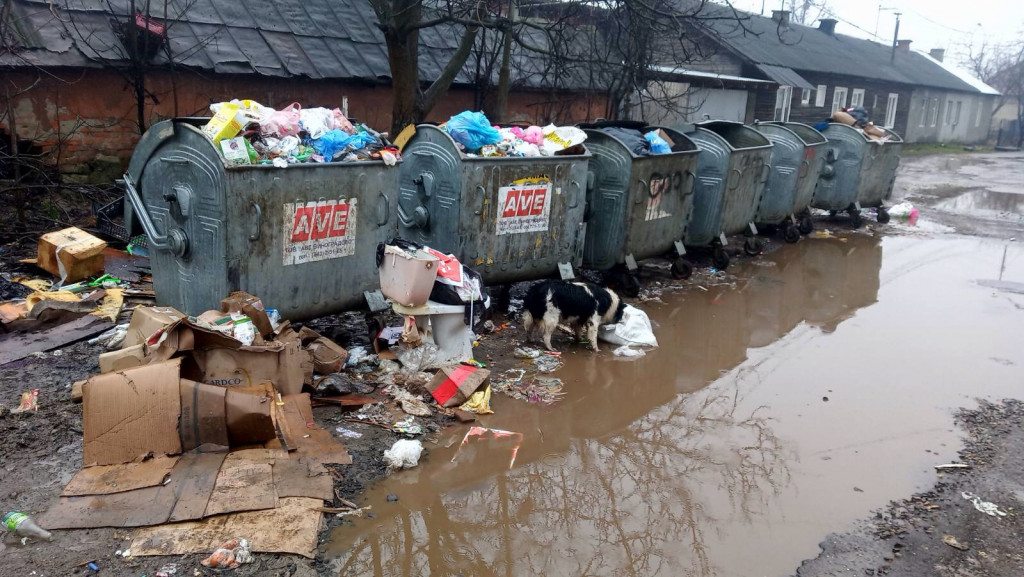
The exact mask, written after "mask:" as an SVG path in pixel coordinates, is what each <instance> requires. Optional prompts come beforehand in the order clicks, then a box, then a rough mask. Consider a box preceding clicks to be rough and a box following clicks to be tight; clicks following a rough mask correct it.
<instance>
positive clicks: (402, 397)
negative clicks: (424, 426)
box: [384, 385, 434, 417]
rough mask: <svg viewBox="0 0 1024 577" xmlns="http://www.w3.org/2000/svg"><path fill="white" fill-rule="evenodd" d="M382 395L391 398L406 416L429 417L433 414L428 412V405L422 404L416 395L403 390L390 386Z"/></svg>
mask: <svg viewBox="0 0 1024 577" xmlns="http://www.w3.org/2000/svg"><path fill="white" fill-rule="evenodd" d="M384 393H385V394H387V395H389V396H391V397H393V398H394V399H395V401H396V402H397V403H398V406H399V407H400V408H401V409H402V411H403V412H404V413H406V414H407V415H413V416H416V417H429V416H430V415H432V414H434V412H433V411H431V410H430V406H429V405H427V404H426V403H424V402H423V401H422V400H421V399H420V398H419V397H417V396H416V395H413V394H412V393H410V392H409V391H407V390H405V389H403V388H400V387H397V386H395V385H391V386H389V387H388V388H386V389H384Z"/></svg>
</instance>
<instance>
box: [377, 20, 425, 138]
mask: <svg viewBox="0 0 1024 577" xmlns="http://www.w3.org/2000/svg"><path fill="white" fill-rule="evenodd" d="M419 36H420V35H419V32H418V31H416V30H413V31H409V32H404V33H399V32H392V31H390V30H389V31H388V32H386V33H385V34H384V38H385V40H386V41H387V45H388V61H389V64H390V67H391V94H392V98H394V102H393V103H392V106H391V135H392V136H396V135H398V133H399V132H401V131H402V129H403V128H405V127H406V126H408V125H410V124H418V123H419V122H422V121H423V111H422V109H421V106H420V97H421V93H420V78H419Z"/></svg>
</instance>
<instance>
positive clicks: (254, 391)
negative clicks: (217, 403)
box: [224, 383, 277, 447]
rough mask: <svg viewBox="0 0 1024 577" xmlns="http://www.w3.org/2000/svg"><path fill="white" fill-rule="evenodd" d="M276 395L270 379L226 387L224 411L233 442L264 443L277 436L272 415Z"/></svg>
mask: <svg viewBox="0 0 1024 577" xmlns="http://www.w3.org/2000/svg"><path fill="white" fill-rule="evenodd" d="M276 397H277V392H276V391H275V390H274V387H273V386H272V385H271V384H270V383H262V384H259V385H254V386H251V387H228V388H227V391H226V394H225V396H224V407H225V408H224V415H225V417H226V420H227V429H228V439H229V440H230V441H231V445H232V446H234V447H238V446H243V445H257V444H263V443H265V442H267V441H270V440H272V439H276V438H277V428H276V427H275V426H274V419H273V417H272V416H271V409H272V407H273V404H274V399H275V398H276Z"/></svg>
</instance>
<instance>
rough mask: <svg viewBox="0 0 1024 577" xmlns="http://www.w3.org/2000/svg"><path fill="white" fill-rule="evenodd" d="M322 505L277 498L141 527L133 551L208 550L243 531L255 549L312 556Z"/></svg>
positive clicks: (314, 501)
mask: <svg viewBox="0 0 1024 577" xmlns="http://www.w3.org/2000/svg"><path fill="white" fill-rule="evenodd" d="M318 507H323V501H321V500H320V499H309V498H304V497H289V498H287V499H280V500H279V501H278V506H277V508H276V509H271V510H266V511H250V512H245V513H233V514H231V515H223V516H218V517H211V518H209V519H204V520H203V521H200V522H193V523H177V524H174V525H164V526H162V527H151V528H146V529H140V530H138V531H136V532H135V538H134V539H133V540H132V544H131V550H132V555H135V556H148V555H188V554H192V553H203V554H209V553H210V552H211V551H213V550H214V549H216V548H217V547H218V546H220V544H221V543H223V542H224V541H225V540H226V539H228V538H229V537H228V536H234V535H244V536H245V537H246V538H247V539H249V547H250V549H251V550H252V551H254V552H258V553H293V554H295V555H302V556H303V557H308V558H310V559H312V558H313V555H314V552H315V550H316V544H317V534H318V533H319V531H320V523H321V520H322V514H321V513H319V512H318V511H317V510H316V509H317V508H318Z"/></svg>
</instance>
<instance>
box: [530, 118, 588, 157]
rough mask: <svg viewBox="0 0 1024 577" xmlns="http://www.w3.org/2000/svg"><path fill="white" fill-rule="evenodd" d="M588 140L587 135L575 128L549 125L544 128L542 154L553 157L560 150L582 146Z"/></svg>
mask: <svg viewBox="0 0 1024 577" xmlns="http://www.w3.org/2000/svg"><path fill="white" fill-rule="evenodd" d="M586 139H587V133H586V132H583V130H581V129H579V128H576V127H575V126H555V125H554V124H549V125H547V126H545V127H544V143H543V144H541V147H540V153H541V154H543V155H544V156H551V155H553V154H554V153H556V152H558V151H560V150H565V149H566V148H569V147H572V146H576V145H577V144H582V143H583V141H585V140H586Z"/></svg>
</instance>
